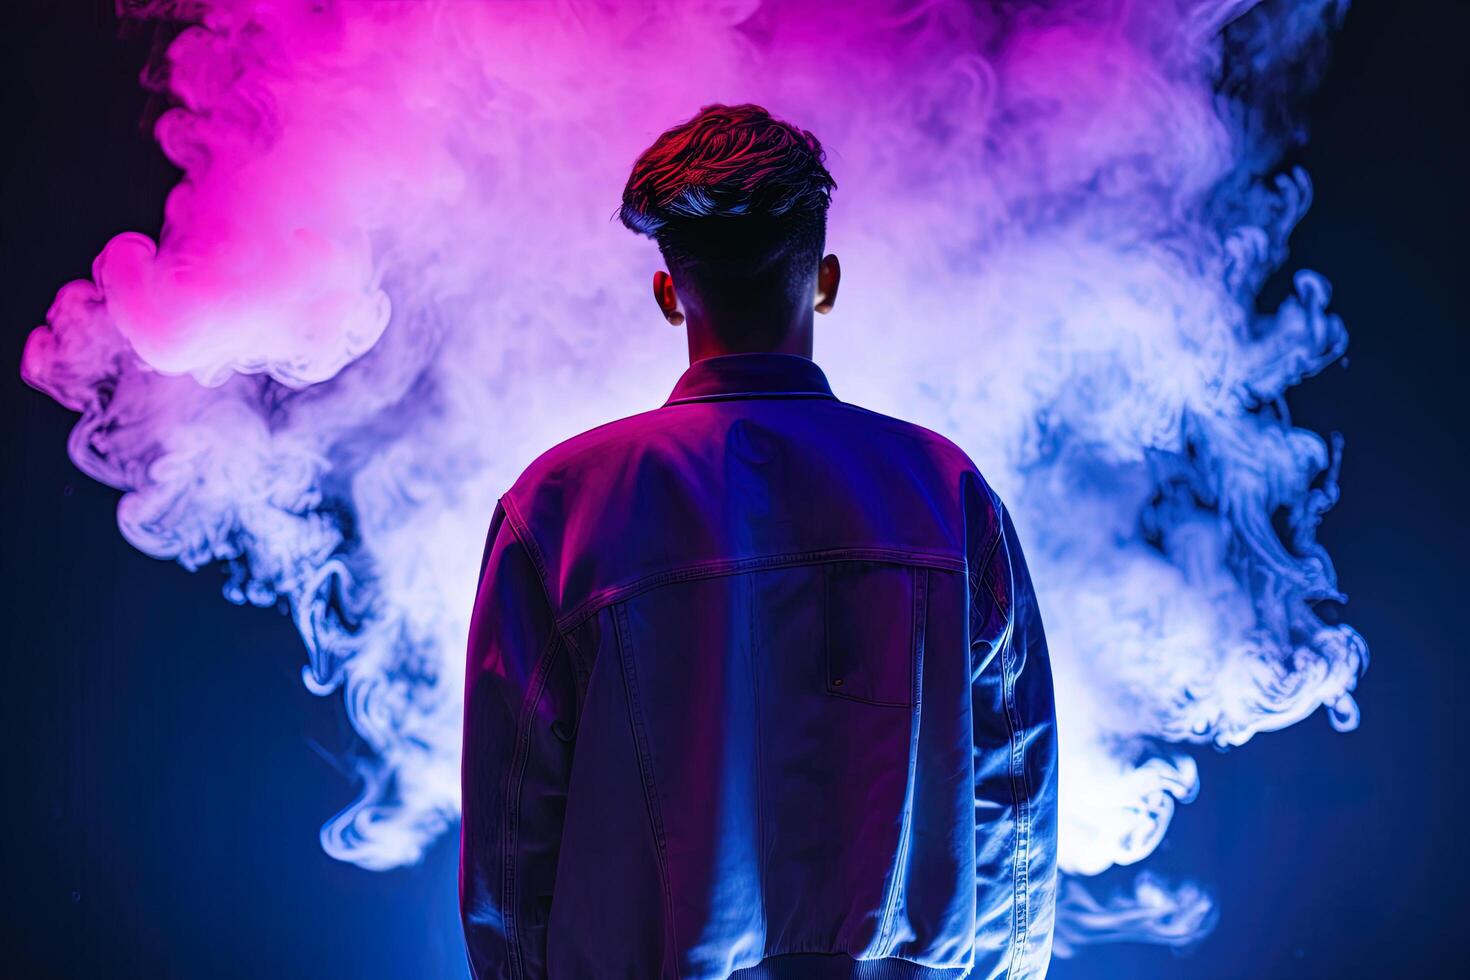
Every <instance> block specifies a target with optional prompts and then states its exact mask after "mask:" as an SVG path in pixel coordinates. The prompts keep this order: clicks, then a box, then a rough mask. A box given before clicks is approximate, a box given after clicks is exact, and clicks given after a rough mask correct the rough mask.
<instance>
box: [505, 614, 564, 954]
mask: <svg viewBox="0 0 1470 980" xmlns="http://www.w3.org/2000/svg"><path fill="white" fill-rule="evenodd" d="M558 639H559V636H558V635H557V634H555V633H553V634H552V635H551V636H550V637H548V638H547V641H546V646H545V648H544V649H543V650H542V651H541V653H540V654H539V655H538V656H537V658H536V669H535V670H534V671H533V672H532V674H531V687H530V689H529V690H528V691H527V692H526V697H525V701H524V703H523V704H522V706H521V718H520V721H519V723H518V724H517V726H516V746H515V753H514V755H513V757H512V759H511V770H510V785H509V787H508V791H507V793H506V794H505V811H504V819H505V832H504V834H503V835H502V846H503V847H504V849H505V852H504V859H505V864H504V866H503V868H502V878H501V886H502V887H503V889H504V893H503V896H502V901H503V903H504V912H503V914H504V917H505V944H506V947H507V949H508V950H509V953H510V975H511V977H512V980H514V978H516V977H520V976H522V975H523V972H522V965H521V961H522V954H521V939H520V934H519V930H518V928H517V926H516V899H517V898H518V896H517V895H516V873H517V871H518V868H517V867H516V846H517V844H518V839H517V838H518V836H519V834H520V819H521V792H522V790H523V789H524V788H525V778H526V767H527V764H528V763H529V760H530V755H531V725H532V724H533V722H534V721H535V718H536V706H537V705H538V704H540V702H541V695H542V694H544V693H546V678H547V677H548V676H549V675H550V673H551V662H552V660H554V659H555V655H556V648H557V645H558V644H557V640H558Z"/></svg>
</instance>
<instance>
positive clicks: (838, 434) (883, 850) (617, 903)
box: [460, 105, 1057, 980]
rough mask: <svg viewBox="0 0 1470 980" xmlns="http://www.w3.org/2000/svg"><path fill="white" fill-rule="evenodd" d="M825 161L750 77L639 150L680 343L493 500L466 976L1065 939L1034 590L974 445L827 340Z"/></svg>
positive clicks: (832, 284)
mask: <svg viewBox="0 0 1470 980" xmlns="http://www.w3.org/2000/svg"><path fill="white" fill-rule="evenodd" d="M833 186H834V183H833V181H832V178H831V176H830V175H829V174H828V172H827V170H826V168H825V167H824V165H823V153H822V148H821V145H820V144H819V143H818V142H817V140H816V139H815V138H814V137H813V136H812V135H811V134H810V133H807V132H804V131H802V130H798V129H796V128H794V127H792V126H789V125H787V124H785V123H783V122H780V121H777V120H775V119H772V118H771V116H770V115H769V114H767V112H766V111H765V110H764V109H761V108H759V107H757V106H752V105H742V106H733V107H729V106H723V105H712V106H708V107H706V108H705V109H704V110H703V111H701V112H700V113H699V114H698V115H697V116H695V117H694V118H693V119H691V120H690V121H688V122H687V123H684V124H683V125H681V126H677V127H675V128H674V129H671V130H669V131H668V132H667V133H664V134H663V135H662V136H660V137H659V139H658V140H657V141H656V142H655V143H654V144H653V146H651V147H650V148H649V149H648V150H647V151H646V152H645V153H644V154H643V156H642V157H640V158H639V160H638V162H637V163H636V164H635V165H634V167H633V173H632V176H631V177H630V178H629V180H628V184H627V188H626V190H625V191H624V195H623V206H622V211H621V217H622V220H623V222H624V223H625V224H626V225H628V227H629V228H631V229H633V230H634V231H637V232H640V233H643V234H646V235H650V236H652V237H653V238H655V239H656V240H657V241H658V244H659V247H660V250H661V252H662V254H663V256H664V258H665V260H666V262H667V264H668V270H667V271H662V270H661V271H659V272H657V273H655V275H654V277H653V294H654V300H655V302H656V303H657V304H658V308H659V310H660V312H661V313H662V315H663V316H664V317H666V318H667V319H668V321H669V323H671V324H674V325H676V326H678V325H682V326H683V327H684V328H685V330H686V333H687V335H688V342H689V361H690V365H689V369H688V370H687V371H685V372H684V374H683V376H682V377H681V378H679V381H678V384H676V385H675V386H674V390H673V393H672V395H670V397H669V399H668V401H667V402H666V403H665V404H664V405H663V406H662V407H661V408H657V409H655V410H653V411H651V412H646V413H644V414H642V415H636V416H633V417H632V418H627V419H622V420H621V421H617V422H612V423H610V424H608V425H604V426H602V427H600V428H597V429H593V430H592V431H590V432H586V433H584V434H582V435H580V436H577V437H576V438H574V439H571V440H569V441H568V442H565V443H563V444H562V445H560V446H557V447H556V448H554V449H552V450H551V451H549V452H548V453H546V454H545V455H543V456H542V457H541V458H540V459H538V460H536V462H534V463H533V464H532V465H531V466H530V467H529V468H528V469H527V470H526V472H525V473H524V474H523V475H522V476H521V477H520V479H519V480H517V481H516V483H515V485H514V486H513V487H511V489H510V490H509V491H508V492H507V493H506V494H505V496H503V497H502V498H501V499H500V502H499V505H498V506H497V508H496V511H495V515H494V517H493V519H492V521H491V525H490V533H489V541H488V543H487V545H486V551H485V558H484V562H483V566H482V569H481V575H480V585H479V593H478V596H477V598H476V600H475V609H474V617H473V622H472V625H471V628H470V640H469V663H468V673H467V677H466V687H465V738H464V768H463V794H464V795H463V799H464V822H463V830H462V841H461V845H462V856H461V865H460V902H461V910H462V913H463V918H464V926H465V936H466V940H467V943H468V948H469V957H470V963H471V968H472V970H473V972H474V974H475V976H476V977H477V978H479V980H489V978H496V980H501V978H506V980H534V978H544V977H551V978H557V980H561V978H567V980H583V978H590V980H599V978H619V980H621V978H628V980H663V978H668V980H725V978H726V977H733V978H736V980H766V978H783V980H784V978H802V980H808V978H811V980H828V978H872V980H913V978H924V980H930V978H959V977H976V978H980V977H1002V976H1005V977H1036V976H1041V975H1042V974H1043V973H1044V972H1045V970H1046V965H1047V961H1048V959H1049V957H1050V950H1051V935H1052V922H1053V913H1054V906H1055V890H1056V785H1057V784H1056V736H1055V728H1054V720H1053V706H1052V689H1051V676H1050V667H1049V664H1048V659H1047V650H1046V641H1045V639H1044V637H1043V635H1042V627H1041V618H1040V615H1039V613H1038V612H1037V608H1036V600H1035V597H1034V595H1033V593H1032V590H1031V582H1030V578H1029V577H1028V574H1027V571H1026V564H1025V562H1024V560H1023V559H1022V556H1021V548H1020V546H1019V544H1017V541H1016V534H1015V530H1014V528H1013V527H1012V525H1011V521H1010V518H1009V516H1008V515H1007V514H1006V512H1005V510H1004V508H1003V507H1002V506H1001V503H1000V501H999V500H998V499H997V498H996V496H995V494H993V493H992V492H991V491H990V489H989V488H988V487H987V486H986V484H985V481H984V480H983V479H981V477H980V474H979V473H978V472H977V471H976V469H975V466H974V464H973V463H971V462H970V460H969V459H968V458H967V457H966V456H965V454H964V453H963V452H962V451H960V450H959V449H958V448H956V447H955V446H954V445H953V444H951V443H950V442H948V441H947V440H945V439H944V438H943V437H941V436H938V435H936V434H934V433H932V432H929V431H927V430H925V429H921V428H919V427H917V426H914V425H911V424H909V423H906V422H901V421H899V420H897V419H892V418H888V417H885V416H882V415H877V414H874V413H872V412H869V411H866V410H864V409H861V408H858V407H856V406H854V405H850V404H847V403H845V402H843V401H840V400H838V399H837V398H836V397H835V396H834V395H833V394H832V391H831V389H830V388H829V387H828V384H827V380H826V378H825V377H824V376H823V373H822V371H821V370H820V369H819V368H818V367H817V365H816V364H814V363H813V362H812V360H811V355H812V320H813V316H812V314H813V312H814V311H815V312H821V313H826V312H828V311H830V310H831V309H832V306H833V303H834V301H835V300H836V298H837V287H838V283H839V280H840V275H841V273H840V269H839V267H838V263H837V257H836V256H834V255H827V256H825V257H822V253H823V249H824V237H825V228H826V212H827V206H828V201H829V195H830V191H831V189H832V188H833ZM894 285H895V288H897V287H898V285H899V284H896V283H895V284H894Z"/></svg>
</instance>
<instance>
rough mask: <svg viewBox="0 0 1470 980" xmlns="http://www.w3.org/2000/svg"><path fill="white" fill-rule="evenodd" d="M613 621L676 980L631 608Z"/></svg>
mask: <svg viewBox="0 0 1470 980" xmlns="http://www.w3.org/2000/svg"><path fill="white" fill-rule="evenodd" d="M613 621H614V623H615V625H616V627H617V631H618V655H619V658H620V659H621V660H622V667H623V670H622V674H623V689H624V691H625V692H626V694H627V697H628V716H629V723H630V724H631V725H632V727H633V747H634V749H635V750H636V751H637V753H638V768H639V774H640V775H641V776H642V777H643V801H644V804H645V805H646V806H647V807H648V823H649V827H650V829H652V831H653V843H654V853H655V855H656V856H657V858H658V872H659V883H660V884H661V885H662V886H663V893H664V915H665V916H666V917H667V918H668V921H669V935H668V938H667V940H666V942H665V945H666V946H667V947H669V950H670V953H671V962H672V964H673V967H674V980H679V945H678V941H677V930H676V928H675V924H674V891H673V887H672V886H671V885H670V883H669V854H668V841H667V839H666V838H665V837H664V825H663V813H662V810H661V808H660V807H659V805H658V786H657V783H656V782H655V781H654V776H653V758H652V756H651V755H650V754H649V751H648V733H647V731H645V729H644V725H643V711H642V709H641V706H640V704H639V700H638V672H637V669H636V667H635V666H634V664H633V634H632V628H631V627H629V626H628V608H627V606H625V605H622V604H619V605H615V606H613Z"/></svg>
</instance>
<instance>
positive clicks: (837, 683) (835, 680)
mask: <svg viewBox="0 0 1470 980" xmlns="http://www.w3.org/2000/svg"><path fill="white" fill-rule="evenodd" d="M832 686H833V687H841V686H842V678H841V677H834V678H832Z"/></svg>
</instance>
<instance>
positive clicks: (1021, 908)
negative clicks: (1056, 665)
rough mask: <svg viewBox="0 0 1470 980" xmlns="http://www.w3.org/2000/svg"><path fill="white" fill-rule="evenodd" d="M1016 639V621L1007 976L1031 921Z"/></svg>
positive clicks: (1008, 657) (1008, 686)
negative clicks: (1011, 910)
mask: <svg viewBox="0 0 1470 980" xmlns="http://www.w3.org/2000/svg"><path fill="white" fill-rule="evenodd" d="M1015 639H1016V631H1015V621H1014V619H1013V620H1012V621H1011V624H1010V635H1009V636H1008V637H1006V644H1005V647H1004V649H1002V650H1001V661H1000V663H1001V678H1002V684H1003V686H1004V690H1003V692H1002V693H1003V697H1004V701H1005V715H1006V727H1007V729H1008V730H1009V732H1010V740H1011V760H1010V761H1011V765H1010V777H1011V779H1010V782H1011V799H1012V801H1013V802H1014V803H1015V807H1016V853H1015V857H1014V859H1013V860H1014V869H1013V871H1012V878H1013V881H1014V885H1013V887H1014V893H1013V898H1012V902H1013V906H1014V923H1013V926H1014V932H1013V934H1012V938H1011V965H1010V967H1009V969H1008V970H1007V976H1011V975H1014V974H1015V973H1016V971H1017V970H1019V969H1020V965H1021V956H1022V953H1023V951H1024V950H1025V948H1026V940H1027V936H1028V932H1029V925H1030V908H1029V904H1030V892H1029V884H1028V880H1029V871H1030V843H1031V835H1030V826H1029V824H1030V819H1031V813H1030V805H1029V804H1030V800H1029V798H1028V795H1027V792H1026V789H1025V746H1024V743H1023V742H1022V741H1021V740H1019V739H1018V738H1017V733H1018V730H1019V728H1020V717H1019V715H1018V714H1017V711H1016V673H1015V649H1014V643H1015Z"/></svg>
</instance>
